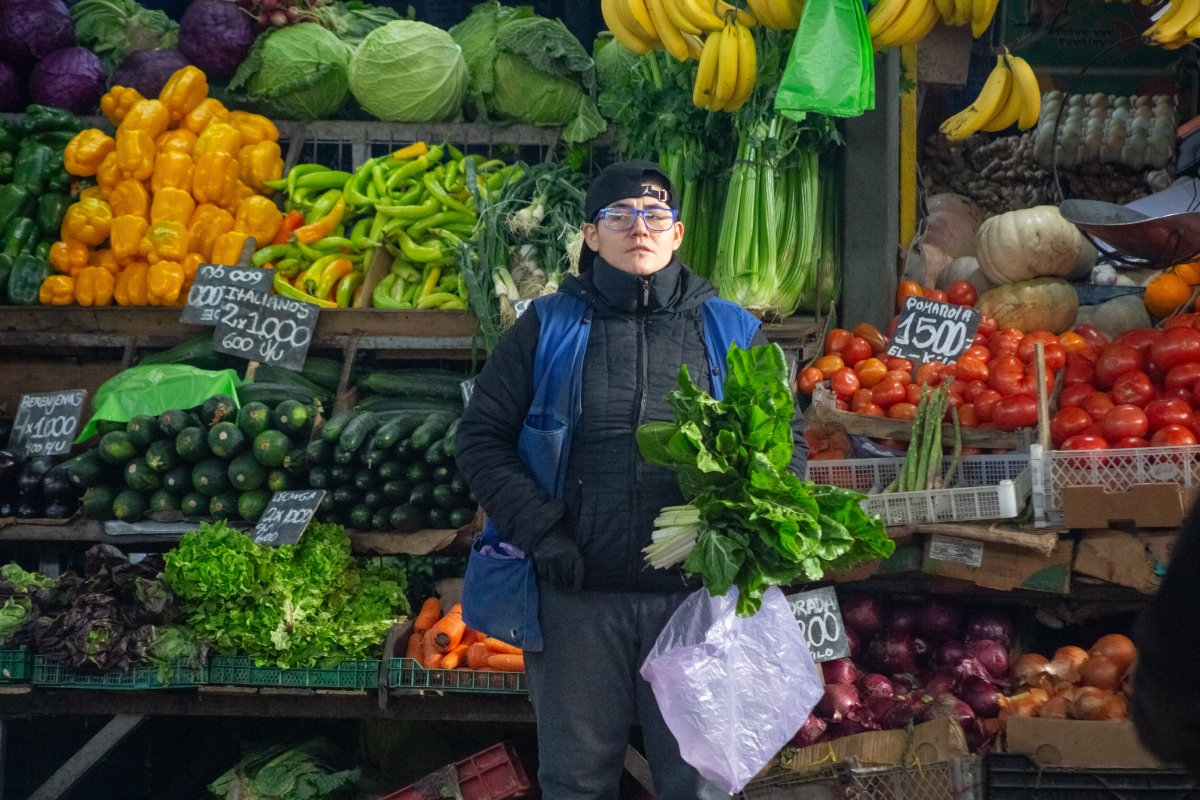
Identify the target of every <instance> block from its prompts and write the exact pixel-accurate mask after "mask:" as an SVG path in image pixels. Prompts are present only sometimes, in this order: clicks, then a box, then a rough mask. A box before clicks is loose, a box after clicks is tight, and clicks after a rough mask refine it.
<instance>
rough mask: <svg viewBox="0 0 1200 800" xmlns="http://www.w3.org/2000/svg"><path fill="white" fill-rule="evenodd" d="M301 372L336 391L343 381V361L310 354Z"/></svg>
mask: <svg viewBox="0 0 1200 800" xmlns="http://www.w3.org/2000/svg"><path fill="white" fill-rule="evenodd" d="M300 374H301V375H302V376H304V378H306V379H307V380H310V381H312V382H313V383H315V384H317V385H318V386H320V387H322V388H324V389H326V390H328V391H330V392H336V391H337V388H338V384H339V383H341V382H342V362H340V361H334V360H333V359H332V358H314V357H312V356H309V357H308V358H306V359H304V369H302V370H300Z"/></svg>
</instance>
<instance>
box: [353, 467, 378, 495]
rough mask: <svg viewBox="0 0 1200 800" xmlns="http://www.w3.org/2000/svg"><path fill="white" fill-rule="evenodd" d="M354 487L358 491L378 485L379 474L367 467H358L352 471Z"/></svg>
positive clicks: (367, 489)
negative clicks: (357, 469)
mask: <svg viewBox="0 0 1200 800" xmlns="http://www.w3.org/2000/svg"><path fill="white" fill-rule="evenodd" d="M353 480H354V488H355V489H358V490H359V491H360V492H366V491H370V490H371V489H374V488H375V487H377V486H379V476H378V475H376V474H375V473H374V472H372V471H371V470H369V469H360V470H359V471H358V472H356V473H354V479H353Z"/></svg>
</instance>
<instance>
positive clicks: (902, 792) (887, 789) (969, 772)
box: [742, 756, 984, 800]
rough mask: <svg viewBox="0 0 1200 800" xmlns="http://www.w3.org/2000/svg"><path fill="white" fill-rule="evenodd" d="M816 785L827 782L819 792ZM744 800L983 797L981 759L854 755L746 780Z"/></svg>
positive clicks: (970, 799)
mask: <svg viewBox="0 0 1200 800" xmlns="http://www.w3.org/2000/svg"><path fill="white" fill-rule="evenodd" d="M816 787H828V789H826V791H823V792H822V791H818V790H817V788H816ZM742 797H743V798H744V800H811V798H815V797H843V798H854V800H984V786H983V761H982V759H980V758H978V757H975V756H972V757H969V758H954V759H950V760H949V761H942V762H938V763H935V764H916V765H913V766H911V767H905V766H894V767H888V766H885V767H865V766H860V765H859V764H858V762H857V761H856V760H855V759H849V760H847V761H838V762H829V763H825V764H816V765H814V766H812V767H808V768H806V769H802V770H796V771H795V772H783V773H779V774H776V775H771V776H769V777H766V778H761V779H757V780H755V781H753V782H752V783H750V784H749V785H748V786H747V787H746V788H745V789H744V790H743V791H742Z"/></svg>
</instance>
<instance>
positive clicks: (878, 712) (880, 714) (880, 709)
mask: <svg viewBox="0 0 1200 800" xmlns="http://www.w3.org/2000/svg"><path fill="white" fill-rule="evenodd" d="M897 702H898V701H897V700H896V698H894V697H878V696H876V697H868V698H867V702H866V706H867V711H868V712H869V713H870V716H871V719H873V720H876V721H879V720H882V719H884V718H885V717H887V715H888V714H889V713H890V712H891V710H892V706H894V705H896V703H897Z"/></svg>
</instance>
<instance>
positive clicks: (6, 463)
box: [0, 450, 21, 492]
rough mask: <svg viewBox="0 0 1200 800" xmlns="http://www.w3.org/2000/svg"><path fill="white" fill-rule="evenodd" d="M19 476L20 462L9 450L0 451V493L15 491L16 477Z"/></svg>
mask: <svg viewBox="0 0 1200 800" xmlns="http://www.w3.org/2000/svg"><path fill="white" fill-rule="evenodd" d="M20 474H21V460H20V459H19V458H17V454H16V453H14V452H12V451H11V450H0V491H4V490H5V489H8V490H11V491H14V492H15V491H16V489H17V476H18V475H20Z"/></svg>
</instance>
